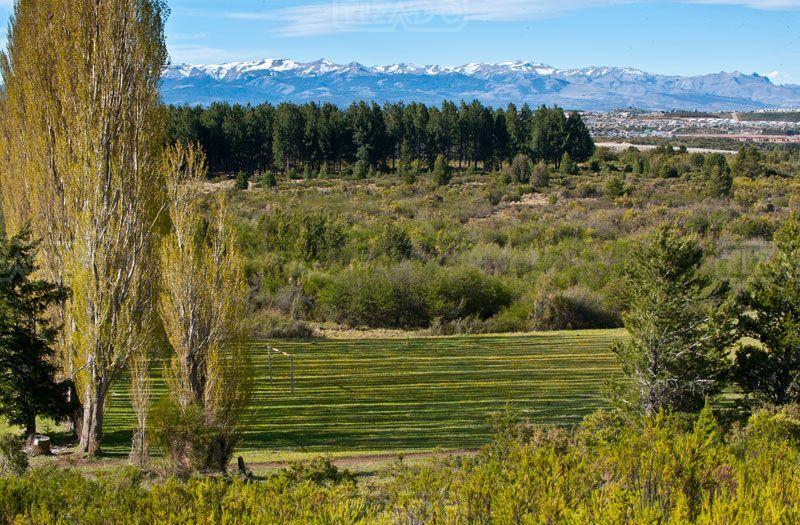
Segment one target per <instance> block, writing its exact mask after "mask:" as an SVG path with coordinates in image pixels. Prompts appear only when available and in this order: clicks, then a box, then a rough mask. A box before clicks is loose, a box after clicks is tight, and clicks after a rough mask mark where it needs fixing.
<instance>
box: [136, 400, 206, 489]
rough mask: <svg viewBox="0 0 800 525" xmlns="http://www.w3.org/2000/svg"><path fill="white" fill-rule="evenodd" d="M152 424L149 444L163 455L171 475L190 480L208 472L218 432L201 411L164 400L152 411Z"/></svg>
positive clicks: (194, 407)
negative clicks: (198, 473) (207, 421)
mask: <svg viewBox="0 0 800 525" xmlns="http://www.w3.org/2000/svg"><path fill="white" fill-rule="evenodd" d="M149 421H150V426H149V427H148V432H149V438H150V442H151V443H153V444H155V445H156V446H158V447H160V448H161V449H162V450H163V451H164V453H165V454H164V455H165V457H166V459H167V461H168V471H169V473H171V474H175V475H179V476H188V475H189V474H191V473H192V472H198V471H200V472H202V471H204V470H205V469H206V467H207V465H208V463H209V459H210V457H211V454H212V448H213V446H214V443H213V440H214V435H215V433H216V432H215V429H213V428H209V426H208V425H207V424H206V421H205V416H204V414H203V409H202V408H201V407H198V406H197V405H195V404H189V405H187V406H185V407H182V406H180V405H179V404H177V403H176V402H175V401H174V400H172V399H170V398H169V397H164V398H162V399H160V400H159V401H158V402H157V403H156V404H155V405H154V406H153V408H152V409H151V412H150V417H149Z"/></svg>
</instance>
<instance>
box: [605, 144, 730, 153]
mask: <svg viewBox="0 0 800 525" xmlns="http://www.w3.org/2000/svg"><path fill="white" fill-rule="evenodd" d="M595 146H597V147H598V148H608V149H611V150H614V151H625V150H626V149H628V148H630V147H634V148H636V149H638V150H639V151H648V150H653V149H656V147H657V146H654V145H652V144H631V143H630V142H598V143H596V144H595ZM686 151H688V152H689V153H722V154H723V155H724V154H731V155H732V154H735V153H736V152H735V151H733V150H729V149H713V148H686Z"/></svg>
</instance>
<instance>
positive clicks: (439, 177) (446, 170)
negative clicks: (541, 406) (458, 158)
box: [433, 155, 450, 186]
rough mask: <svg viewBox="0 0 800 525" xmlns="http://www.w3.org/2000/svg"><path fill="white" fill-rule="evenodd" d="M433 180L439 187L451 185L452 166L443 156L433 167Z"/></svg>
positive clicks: (437, 158) (437, 159)
mask: <svg viewBox="0 0 800 525" xmlns="http://www.w3.org/2000/svg"><path fill="white" fill-rule="evenodd" d="M433 179H434V181H435V182H436V185H437V186H447V185H448V184H450V164H449V163H448V162H447V159H446V158H444V156H442V155H439V156H438V157H436V162H435V163H434V165H433Z"/></svg>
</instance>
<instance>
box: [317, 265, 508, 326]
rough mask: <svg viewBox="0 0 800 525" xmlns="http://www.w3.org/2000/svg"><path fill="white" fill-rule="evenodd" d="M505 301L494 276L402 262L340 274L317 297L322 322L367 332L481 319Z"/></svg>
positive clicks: (505, 290)
mask: <svg viewBox="0 0 800 525" xmlns="http://www.w3.org/2000/svg"><path fill="white" fill-rule="evenodd" d="M510 302H511V294H510V292H509V291H508V289H507V288H506V287H505V285H503V283H502V281H501V280H500V279H499V278H497V277H492V276H488V275H486V274H484V273H482V272H480V271H478V270H475V269H472V268H441V267H439V266H437V265H433V264H426V265H423V264H418V263H408V262H406V263H401V264H399V265H396V266H393V267H391V268H386V267H382V266H374V265H357V266H353V267H351V268H348V269H345V270H344V271H342V272H341V273H339V274H337V275H335V276H334V277H333V279H332V280H331V282H330V283H329V284H328V285H327V286H326V287H325V288H324V289H323V290H322V292H321V294H320V298H319V303H320V308H321V310H322V311H323V312H324V315H325V317H326V318H327V319H330V320H333V321H336V322H339V323H344V324H347V325H350V326H367V327H373V328H378V327H391V328H426V327H428V326H430V325H431V323H432V322H433V320H434V319H437V318H439V319H441V320H443V321H448V322H449V321H454V320H457V319H465V318H469V317H478V318H481V319H487V318H489V317H491V316H493V315H495V314H496V313H497V312H499V311H500V310H501V309H502V308H503V307H505V306H507V305H508V304H510Z"/></svg>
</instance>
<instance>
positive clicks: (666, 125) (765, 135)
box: [583, 110, 800, 144]
mask: <svg viewBox="0 0 800 525" xmlns="http://www.w3.org/2000/svg"><path fill="white" fill-rule="evenodd" d="M583 118H584V121H585V122H586V125H587V126H588V127H589V129H590V131H591V132H592V134H593V135H594V136H596V137H603V138H607V139H642V138H660V139H663V138H668V139H685V140H690V139H700V140H702V139H721V140H725V141H738V142H759V143H779V144H792V143H794V144H800V111H759V112H749V113H737V112H723V113H705V112H691V111H673V112H645V111H637V110H629V111H628V110H621V111H612V112H602V113H600V112H586V113H583Z"/></svg>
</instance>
